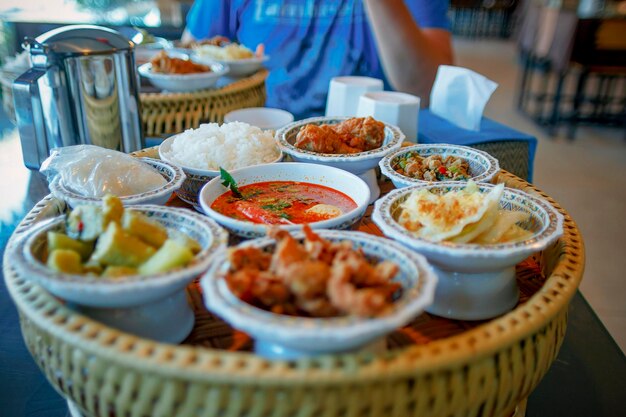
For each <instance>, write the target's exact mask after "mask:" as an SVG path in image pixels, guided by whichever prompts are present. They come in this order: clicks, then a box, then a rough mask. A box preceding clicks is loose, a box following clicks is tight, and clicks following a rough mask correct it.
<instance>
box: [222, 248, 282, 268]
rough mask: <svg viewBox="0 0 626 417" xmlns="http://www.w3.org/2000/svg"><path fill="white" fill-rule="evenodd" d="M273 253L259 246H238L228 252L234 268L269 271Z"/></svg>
mask: <svg viewBox="0 0 626 417" xmlns="http://www.w3.org/2000/svg"><path fill="white" fill-rule="evenodd" d="M271 259H272V255H270V254H269V253H265V252H263V251H262V250H261V249H259V248H252V247H248V248H238V249H231V250H230V251H229V252H228V260H229V261H230V265H231V268H232V269H233V270H240V269H246V268H249V269H258V270H261V271H267V270H268V269H269V267H270V261H271Z"/></svg>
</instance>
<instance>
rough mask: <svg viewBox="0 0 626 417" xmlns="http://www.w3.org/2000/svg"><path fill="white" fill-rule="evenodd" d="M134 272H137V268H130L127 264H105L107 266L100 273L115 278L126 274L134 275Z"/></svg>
mask: <svg viewBox="0 0 626 417" xmlns="http://www.w3.org/2000/svg"><path fill="white" fill-rule="evenodd" d="M136 274H137V268H131V267H129V266H114V265H111V266H107V268H106V269H105V270H104V272H103V273H102V276H103V277H112V278H117V277H124V276H127V275H136Z"/></svg>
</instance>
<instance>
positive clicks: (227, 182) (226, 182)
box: [220, 167, 245, 200]
mask: <svg viewBox="0 0 626 417" xmlns="http://www.w3.org/2000/svg"><path fill="white" fill-rule="evenodd" d="M220 178H221V179H222V180H223V181H222V185H223V186H224V187H228V188H230V191H232V192H233V195H234V196H235V197H237V198H241V199H244V200H245V198H244V196H243V195H242V194H241V192H240V191H239V188H237V182H236V181H235V179H234V178H233V177H232V176H231V175H230V173H229V172H228V171H226V170H225V169H224V168H222V167H220Z"/></svg>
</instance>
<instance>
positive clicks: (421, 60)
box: [363, 0, 453, 106]
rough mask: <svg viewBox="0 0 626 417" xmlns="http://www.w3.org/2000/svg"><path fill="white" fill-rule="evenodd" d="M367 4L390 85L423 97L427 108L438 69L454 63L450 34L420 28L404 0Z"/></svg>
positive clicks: (376, 0)
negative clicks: (440, 66)
mask: <svg viewBox="0 0 626 417" xmlns="http://www.w3.org/2000/svg"><path fill="white" fill-rule="evenodd" d="M424 1H435V0H424ZM363 2H364V4H365V10H366V11H367V16H368V18H369V21H370V24H371V26H372V30H373V32H374V37H375V38H376V43H377V45H378V54H379V56H380V60H381V63H382V66H383V69H384V71H385V75H386V76H387V78H388V79H389V82H390V83H391V85H392V86H393V88H394V89H396V90H399V91H404V92H407V93H411V94H415V95H417V96H420V97H421V98H422V106H427V105H428V101H429V98H430V90H431V88H432V85H433V82H434V81H435V75H436V74H437V68H438V67H439V65H442V64H452V61H453V59H452V42H451V36H450V32H448V31H447V30H445V29H436V28H427V29H422V28H420V27H419V26H418V25H417V23H416V22H415V20H413V17H412V16H411V13H410V11H409V9H408V8H407V6H406V4H405V3H404V1H403V0H384V1H381V0H363Z"/></svg>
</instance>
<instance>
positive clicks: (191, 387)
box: [3, 172, 584, 417]
mask: <svg viewBox="0 0 626 417" xmlns="http://www.w3.org/2000/svg"><path fill="white" fill-rule="evenodd" d="M496 182H504V183H505V184H506V185H507V186H510V187H515V188H521V189H524V190H525V191H527V192H529V193H531V194H539V195H541V196H543V197H545V198H547V199H548V200H549V201H551V202H552V203H553V204H555V205H556V203H555V202H554V201H553V200H551V199H550V198H549V197H548V196H546V195H545V194H542V193H541V192H540V191H538V190H537V189H535V188H533V187H532V186H530V185H528V184H527V183H526V182H524V181H522V180H520V179H519V178H516V177H514V176H512V175H510V174H508V173H506V172H502V173H500V174H499V175H498V176H497V178H496ZM390 187H391V184H390V183H383V184H382V189H383V192H385V191H388V190H389V188H390ZM170 204H173V205H183V203H182V202H180V201H179V200H177V199H172V200H171V201H170ZM557 207H558V206H557ZM63 210H64V207H63V205H62V204H59V203H58V202H56V201H55V200H54V199H50V198H47V199H45V200H44V201H42V202H41V203H40V204H38V205H37V206H36V207H35V208H34V209H33V211H32V212H31V214H29V215H28V216H27V217H26V219H25V220H24V221H23V223H22V225H21V226H20V227H19V228H18V229H17V231H16V232H15V234H16V235H19V234H20V233H21V232H22V231H23V230H25V228H27V227H29V225H30V224H32V223H33V222H35V221H38V220H40V219H42V218H45V217H49V216H52V215H55V214H58V213H60V212H62V211H63ZM560 210H561V212H562V213H563V214H564V215H565V225H564V230H565V233H564V236H563V237H562V238H561V239H559V241H558V242H557V243H555V244H554V245H553V246H551V247H549V248H548V249H546V250H545V251H543V252H541V253H538V254H536V255H535V256H533V257H530V258H528V259H527V260H526V261H525V262H523V263H521V264H520V265H518V268H517V273H518V283H519V285H520V289H521V300H520V304H519V305H518V306H517V307H516V308H515V309H514V310H513V311H511V312H510V313H507V314H505V315H504V316H502V317H499V318H496V319H493V320H489V321H484V322H464V321H455V320H447V319H442V318H439V317H435V316H431V315H428V314H423V315H421V316H419V317H417V318H416V319H415V320H414V321H413V323H411V324H410V325H409V326H406V327H403V328H401V329H398V330H397V331H396V332H394V333H393V334H392V335H391V336H390V337H389V338H388V339H387V345H388V347H389V351H388V352H387V353H385V354H382V355H381V354H379V355H374V354H371V353H370V354H343V355H330V356H322V357H315V358H310V359H302V360H299V361H296V362H283V361H268V360H265V359H262V358H260V357H257V356H256V355H254V354H251V353H249V352H248V351H249V350H250V348H251V347H252V344H251V340H250V339H249V338H248V337H247V336H246V335H245V334H243V333H241V332H238V331H234V330H233V329H231V328H230V327H229V326H228V325H226V324H225V323H224V322H222V321H221V320H219V318H216V317H215V316H213V315H211V314H209V313H208V312H207V311H206V310H205V309H204V307H203V304H202V302H201V298H200V292H199V289H198V286H197V285H196V284H195V283H194V284H192V285H190V286H189V287H188V289H189V296H190V300H191V302H192V305H193V306H194V309H195V313H196V326H195V328H194V330H193V332H192V334H191V335H190V336H189V337H188V339H187V340H186V341H185V342H184V344H183V345H182V346H174V345H167V344H160V343H154V342H152V341H149V340H145V339H140V338H137V337H135V336H133V335H129V334H125V333H122V332H119V331H117V330H115V329H111V328H109V327H106V326H104V325H102V324H100V323H98V322H95V321H93V320H91V319H89V318H87V317H85V316H81V315H79V314H76V313H75V312H74V311H72V310H71V309H69V308H68V307H67V306H65V305H63V304H62V303H61V302H59V300H57V299H55V298H54V297H51V296H50V295H49V294H48V293H47V292H45V291H44V290H43V289H42V288H40V287H38V286H37V285H34V284H32V283H31V282H30V281H28V280H27V279H25V278H23V277H19V276H17V274H16V271H15V270H14V269H13V268H12V267H11V261H10V260H8V259H6V258H5V260H4V265H3V270H4V275H5V279H6V281H7V287H8V288H9V291H10V293H11V296H12V297H13V299H14V300H15V303H16V305H17V307H18V310H19V312H20V317H21V327H22V332H23V335H24V339H25V341H26V345H27V346H28V348H29V350H30V352H31V353H32V355H33V358H34V359H35V361H36V362H37V363H38V365H39V366H40V367H41V369H42V370H43V372H44V373H45V374H46V376H47V378H48V380H49V381H50V382H51V384H53V386H55V388H56V389H57V390H58V391H59V392H60V393H62V394H63V395H64V396H66V397H67V398H68V399H70V400H71V401H73V402H74V403H75V404H76V406H77V408H78V409H79V410H80V412H81V413H82V414H83V415H84V416H85V417H88V416H89V417H91V416H107V417H108V416H133V417H134V416H146V417H147V416H155V417H159V416H163V417H166V416H176V417H191V416H206V417H209V416H211V417H243V416H259V417H265V416H276V417H278V416H290V417H291V416H295V417H307V416H322V417H331V416H332V417H340V416H368V417H379V416H398V417H406V416H428V417H448V416H497V417H509V416H511V415H513V414H515V413H519V412H523V408H524V407H523V406H524V401H525V399H526V398H527V397H528V395H529V394H530V393H531V392H532V390H533V389H534V388H535V387H536V385H537V384H538V382H539V381H540V380H541V378H542V377H543V376H544V375H545V373H546V372H547V370H548V368H549V367H550V364H551V363H552V361H553V360H554V359H555V357H556V355H557V352H558V350H559V347H560V345H561V343H562V341H563V337H564V334H565V329H566V324H567V306H568V304H569V301H570V299H571V297H572V296H573V295H574V293H575V291H576V288H577V287H578V284H579V282H580V279H581V277H582V271H583V265H584V251H583V244H582V240H581V237H580V233H579V231H578V229H577V228H576V225H575V223H574V222H573V221H572V219H571V218H570V217H569V216H568V215H567V213H565V212H564V211H563V210H562V209H560ZM359 230H361V231H365V232H369V233H380V232H379V231H378V229H377V228H376V226H375V225H374V224H373V223H371V221H370V220H369V213H367V215H366V217H365V218H364V220H363V221H362V223H361V225H360V226H359ZM14 238H15V236H14V237H13V238H12V240H13V239H14ZM11 244H12V242H9V245H11Z"/></svg>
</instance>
